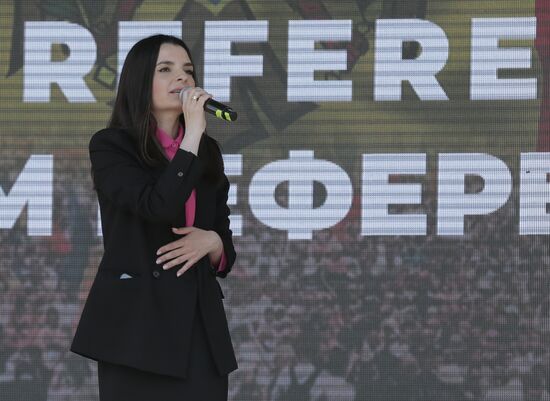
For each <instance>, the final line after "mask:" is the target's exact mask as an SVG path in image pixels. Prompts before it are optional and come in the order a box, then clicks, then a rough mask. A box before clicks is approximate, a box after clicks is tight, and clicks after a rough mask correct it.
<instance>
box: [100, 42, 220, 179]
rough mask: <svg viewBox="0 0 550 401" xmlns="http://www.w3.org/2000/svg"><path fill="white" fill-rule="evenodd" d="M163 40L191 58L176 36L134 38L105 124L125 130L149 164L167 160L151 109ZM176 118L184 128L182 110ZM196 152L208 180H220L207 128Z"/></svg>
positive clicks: (217, 157)
mask: <svg viewBox="0 0 550 401" xmlns="http://www.w3.org/2000/svg"><path fill="white" fill-rule="evenodd" d="M164 43H170V44H174V45H177V46H181V47H183V48H184V49H185V51H186V52H187V55H188V56H189V59H190V60H191V62H193V59H192V58H191V52H190V51H189V48H188V47H187V45H186V44H185V42H183V41H182V40H181V39H179V38H177V37H175V36H168V35H154V36H149V37H147V38H145V39H142V40H140V41H139V42H137V43H136V44H135V45H134V46H133V47H132V48H131V49H130V51H129V52H128V55H127V56H126V60H125V61H124V66H123V67H122V72H121V74H120V81H119V85H118V91H117V96H116V99H115V104H114V107H113V112H112V114H111V119H110V120H109V124H108V127H109V128H118V129H122V130H124V131H126V132H128V133H129V134H130V135H131V136H132V137H133V139H134V140H135V142H136V144H137V148H138V153H139V156H140V158H141V161H142V162H143V163H145V164H146V165H148V166H151V167H153V166H158V165H163V164H166V163H167V159H166V157H165V155H164V153H163V151H162V148H161V146H160V144H159V143H158V141H157V139H156V138H155V131H156V129H157V121H156V120H155V117H154V116H153V113H152V99H153V76H154V74H155V67H156V63H157V59H158V54H159V49H160V47H161V45H162V44H164ZM192 76H193V80H194V81H195V83H197V82H198V81H197V76H196V68H193V73H192ZM179 120H180V124H181V125H182V126H183V127H184V128H185V120H184V118H183V113H182V114H181V115H180V117H179ZM198 153H199V154H198V156H199V158H201V160H203V162H204V163H205V165H206V171H205V176H206V178H207V180H208V181H211V182H214V183H219V182H220V181H221V178H222V176H223V161H222V159H221V152H220V148H219V145H218V143H217V142H216V141H215V140H214V139H213V138H211V137H209V136H208V134H207V133H206V132H205V133H204V134H203V135H202V138H201V142H200V145H199V152H198Z"/></svg>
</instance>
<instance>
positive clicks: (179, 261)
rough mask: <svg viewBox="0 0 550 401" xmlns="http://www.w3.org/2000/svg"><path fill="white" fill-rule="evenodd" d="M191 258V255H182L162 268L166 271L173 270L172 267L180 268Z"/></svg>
mask: <svg viewBox="0 0 550 401" xmlns="http://www.w3.org/2000/svg"><path fill="white" fill-rule="evenodd" d="M190 258H191V255H189V254H184V255H181V256H179V257H177V258H175V259H172V260H171V261H169V262H168V263H166V264H164V266H162V268H163V269H164V270H168V269H171V268H172V267H174V266H178V265H181V264H182V263H184V262H185V261H187V260H189V259H190Z"/></svg>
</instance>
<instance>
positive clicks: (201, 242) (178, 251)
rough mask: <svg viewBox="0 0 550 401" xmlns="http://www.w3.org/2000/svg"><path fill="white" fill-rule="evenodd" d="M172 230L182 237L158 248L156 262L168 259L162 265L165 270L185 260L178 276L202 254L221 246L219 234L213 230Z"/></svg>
mask: <svg viewBox="0 0 550 401" xmlns="http://www.w3.org/2000/svg"><path fill="white" fill-rule="evenodd" d="M172 231H173V232H174V233H176V234H180V235H183V237H182V238H179V239H177V240H175V241H173V242H170V243H168V244H166V245H164V246H162V247H160V248H159V250H158V251H157V255H159V257H158V258H157V264H161V263H164V262H166V261H169V262H168V263H165V264H164V265H163V266H162V268H163V269H164V270H167V269H171V268H172V267H174V266H177V265H180V264H182V263H183V262H185V264H184V265H183V266H182V268H181V269H179V270H178V272H177V275H178V276H181V275H182V274H183V273H185V272H186V271H187V270H188V269H189V268H190V267H191V266H193V265H194V264H195V263H197V262H198V261H199V260H200V259H201V258H202V257H203V256H205V255H207V254H209V253H210V252H216V250H218V248H219V247H222V246H223V245H222V242H221V239H220V236H219V235H218V234H217V233H216V232H215V231H206V230H202V229H200V228H196V227H183V228H172Z"/></svg>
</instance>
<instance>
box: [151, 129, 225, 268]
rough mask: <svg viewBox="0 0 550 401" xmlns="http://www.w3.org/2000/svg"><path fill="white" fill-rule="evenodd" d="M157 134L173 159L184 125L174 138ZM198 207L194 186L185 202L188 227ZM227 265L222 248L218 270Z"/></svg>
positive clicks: (161, 133)
mask: <svg viewBox="0 0 550 401" xmlns="http://www.w3.org/2000/svg"><path fill="white" fill-rule="evenodd" d="M155 134H156V137H157V139H158V141H159V143H160V144H161V146H162V147H163V148H164V152H165V153H166V156H167V157H168V159H170V160H172V159H173V157H174V156H175V155H176V152H177V151H178V149H179V147H180V143H181V141H182V140H183V127H182V126H181V125H180V127H179V129H178V135H177V136H176V139H172V137H171V136H170V135H168V134H167V133H166V132H164V131H163V130H162V129H160V128H157V131H156V133H155ZM196 208H197V192H196V191H195V189H194V188H193V190H192V191H191V195H189V199H187V201H186V202H185V223H186V225H187V227H191V226H192V225H193V223H194V222H195V210H196ZM226 265H227V260H226V258H225V252H224V251H223V249H222V256H221V259H220V263H219V264H218V271H219V272H220V271H222V270H223V269H225V266H226Z"/></svg>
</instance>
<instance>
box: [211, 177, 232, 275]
mask: <svg viewBox="0 0 550 401" xmlns="http://www.w3.org/2000/svg"><path fill="white" fill-rule="evenodd" d="M228 194H229V181H228V179H227V177H226V176H225V175H224V177H223V184H222V185H221V186H220V188H219V189H218V191H217V194H216V219H215V221H214V231H216V233H218V235H219V236H220V238H221V240H222V243H223V252H224V253H225V257H226V266H225V268H224V269H223V270H221V271H218V270H217V269H216V267H213V268H212V269H213V270H212V271H213V272H214V274H215V275H216V276H218V277H221V278H224V277H225V276H227V274H228V273H229V272H230V271H231V268H232V267H233V263H235V258H236V256H237V255H236V253H235V247H234V246H233V232H232V231H231V229H230V228H229V213H230V211H229V206H227V198H228Z"/></svg>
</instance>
